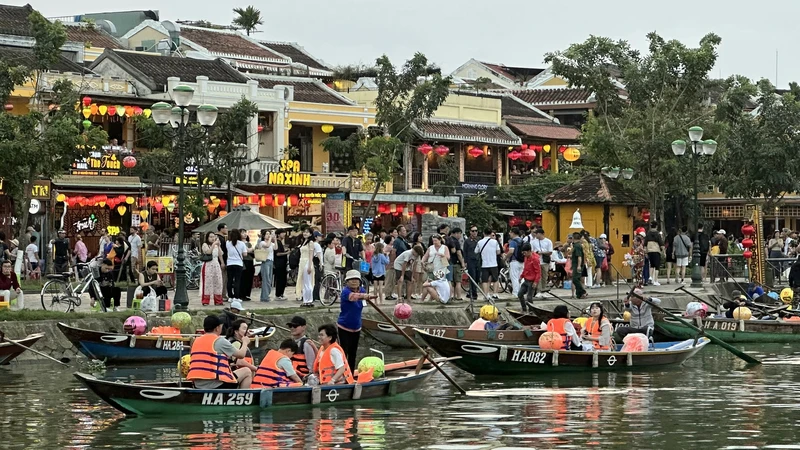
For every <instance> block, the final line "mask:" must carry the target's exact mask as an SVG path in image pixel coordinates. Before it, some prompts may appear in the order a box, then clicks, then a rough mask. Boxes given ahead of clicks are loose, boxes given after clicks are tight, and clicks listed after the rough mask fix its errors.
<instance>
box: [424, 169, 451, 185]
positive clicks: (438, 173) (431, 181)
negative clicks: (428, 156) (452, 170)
mask: <svg viewBox="0 0 800 450" xmlns="http://www.w3.org/2000/svg"><path fill="white" fill-rule="evenodd" d="M445 178H447V174H446V173H445V171H444V169H428V187H429V188H431V187H433V186H436V183H438V182H440V181H442V182H444V181H445Z"/></svg>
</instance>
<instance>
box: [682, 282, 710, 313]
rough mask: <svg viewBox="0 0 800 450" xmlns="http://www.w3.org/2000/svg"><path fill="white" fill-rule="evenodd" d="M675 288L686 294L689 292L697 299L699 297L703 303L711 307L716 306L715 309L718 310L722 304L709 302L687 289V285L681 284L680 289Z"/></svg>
mask: <svg viewBox="0 0 800 450" xmlns="http://www.w3.org/2000/svg"><path fill="white" fill-rule="evenodd" d="M675 290H676V291H681V292H683V293H685V294H689V296H690V297H692V298H695V299H697V300H698V301H700V302H702V303H705V304H706V305H708V306H709V307H711V308H714V309H717V310H718V308H719V306H720V305H714V304H712V303H710V302H708V301H707V300H703V299H702V298H700V297H698V296H697V295H694V294H692V293H691V292H689V291H688V290H686V286H680V287H679V288H678V289H675Z"/></svg>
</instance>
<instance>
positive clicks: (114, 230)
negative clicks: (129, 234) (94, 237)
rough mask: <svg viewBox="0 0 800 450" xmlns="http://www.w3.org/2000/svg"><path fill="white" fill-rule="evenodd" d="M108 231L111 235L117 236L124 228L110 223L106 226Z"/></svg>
mask: <svg viewBox="0 0 800 450" xmlns="http://www.w3.org/2000/svg"><path fill="white" fill-rule="evenodd" d="M106 231H108V234H109V236H116V235H118V234H119V232H120V231H122V228H120V227H118V226H116V225H109V226H107V227H106Z"/></svg>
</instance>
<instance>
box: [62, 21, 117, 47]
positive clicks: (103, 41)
mask: <svg viewBox="0 0 800 450" xmlns="http://www.w3.org/2000/svg"><path fill="white" fill-rule="evenodd" d="M64 28H65V30H66V32H67V40H68V41H73V42H85V43H86V44H87V45H90V46H91V47H100V48H123V47H122V45H121V44H120V43H119V42H118V41H117V40H116V39H114V38H113V37H112V36H111V35H110V34H108V33H106V32H105V31H103V30H101V29H100V28H97V27H94V28H90V27H88V26H82V25H66V26H65V27H64Z"/></svg>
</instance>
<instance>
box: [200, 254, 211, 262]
mask: <svg viewBox="0 0 800 450" xmlns="http://www.w3.org/2000/svg"><path fill="white" fill-rule="evenodd" d="M212 259H214V258H213V257H212V256H211V255H210V254H208V253H202V254H201V255H200V261H203V262H209V261H211V260H212Z"/></svg>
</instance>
